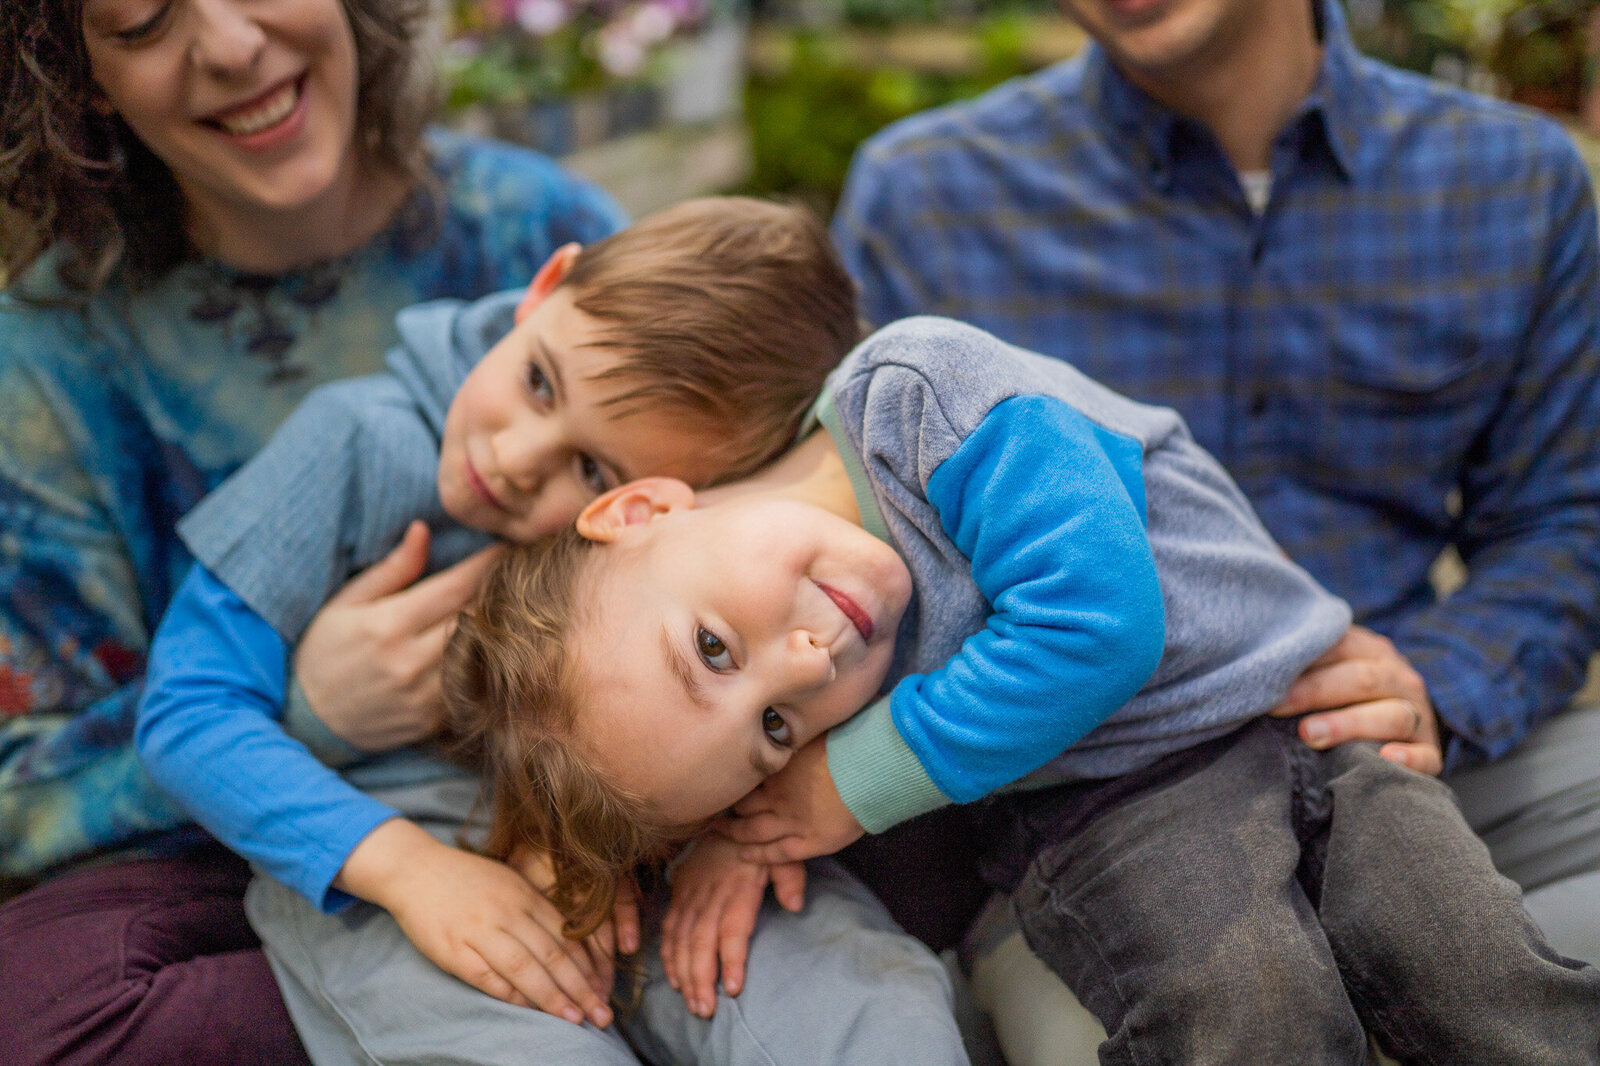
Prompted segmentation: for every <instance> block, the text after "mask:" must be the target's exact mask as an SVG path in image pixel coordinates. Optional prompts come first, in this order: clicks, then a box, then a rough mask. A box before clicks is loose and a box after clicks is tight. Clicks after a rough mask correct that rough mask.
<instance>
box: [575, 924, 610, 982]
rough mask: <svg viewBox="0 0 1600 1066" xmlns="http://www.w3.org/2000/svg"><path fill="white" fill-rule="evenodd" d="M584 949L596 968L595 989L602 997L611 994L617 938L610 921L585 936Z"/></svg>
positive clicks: (591, 963)
mask: <svg viewBox="0 0 1600 1066" xmlns="http://www.w3.org/2000/svg"><path fill="white" fill-rule="evenodd" d="M583 949H584V951H585V952H586V953H587V954H588V956H589V964H590V965H591V966H592V967H593V968H594V973H595V991H596V992H598V993H600V995H601V997H602V998H604V997H607V996H609V995H611V982H612V980H613V979H614V978H615V977H616V965H617V962H616V959H617V938H616V933H615V931H614V930H613V929H612V928H611V923H610V922H602V923H601V924H600V927H599V928H598V929H596V930H595V931H594V932H593V933H590V934H589V935H588V936H586V937H584V938H583Z"/></svg>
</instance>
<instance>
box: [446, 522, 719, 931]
mask: <svg viewBox="0 0 1600 1066" xmlns="http://www.w3.org/2000/svg"><path fill="white" fill-rule="evenodd" d="M594 549H595V545H594V544H593V543H591V542H590V541H587V540H585V539H584V538H583V537H582V536H580V535H579V534H578V532H577V531H576V530H575V529H567V530H564V531H563V532H561V533H558V534H556V535H554V536H551V537H546V538H544V539H543V540H540V541H536V542H535V543H533V544H526V545H517V546H515V547H512V548H509V549H507V551H506V552H505V554H503V555H502V556H501V557H500V559H498V560H497V561H496V562H495V564H494V566H492V567H491V568H490V570H489V573H488V574H487V575H486V576H485V578H484V581H483V584H482V586H481V587H480V588H479V591H478V594H477V597H476V599H475V601H474V602H473V604H472V605H471V606H470V607H469V608H468V610H467V611H466V613H464V614H463V615H462V616H461V619H460V622H459V623H458V625H457V627H456V631H455V634H454V635H453V636H452V637H451V638H450V643H449V645H448V646H447V647H446V649H445V655H444V693H445V705H446V707H447V708H448V714H449V718H448V731H449V733H450V734H451V736H452V740H453V742H454V746H455V749H456V751H457V754H458V755H459V756H461V757H463V758H465V759H466V761H468V763H469V764H470V765H472V766H473V767H474V768H475V769H477V770H479V771H481V772H483V773H485V775H486V776H487V778H488V780H489V782H490V784H489V797H490V801H489V808H490V810H489V813H490V823H489V825H490V828H489V835H488V839H487V840H486V841H485V843H484V845H483V848H482V850H483V852H484V854H486V855H488V856H490V857H491V858H496V859H502V860H503V859H506V858H507V857H509V856H510V855H511V853H512V852H513V851H515V850H516V849H517V848H518V847H519V846H522V847H531V848H535V849H538V850H540V851H542V852H544V853H545V854H547V855H548V856H549V857H550V860H551V865H552V866H553V867H554V869H555V874H556V883H555V887H554V889H552V891H551V893H550V898H551V901H552V902H553V903H555V904H556V906H557V907H559V908H560V910H561V912H562V914H563V915H565V916H566V920H567V932H568V934H569V935H570V936H574V937H581V936H586V935H588V933H590V932H592V931H593V930H594V928H595V927H596V926H598V925H599V924H600V923H601V922H602V921H604V920H605V919H606V918H608V917H609V916H610V914H611V910H612V906H613V903H614V901H615V899H616V895H617V891H618V888H619V886H620V885H621V884H622V881H623V879H624V878H627V877H629V876H631V874H632V872H633V870H634V869H635V868H636V867H638V866H639V865H640V864H641V863H645V862H650V861H653V860H656V859H661V858H665V857H666V855H667V854H668V853H669V852H670V851H671V850H672V848H673V846H674V845H676V844H677V843H679V842H681V841H683V840H685V839H687V838H688V837H689V836H690V835H692V833H693V832H694V830H695V829H696V828H698V827H695V826H687V827H686V826H676V825H672V824H669V823H667V822H666V821H664V820H663V819H661V818H659V817H657V816H656V815H655V814H654V813H653V812H652V810H651V808H650V807H649V805H648V804H646V803H645V802H644V801H643V800H642V799H640V798H639V797H638V796H636V795H634V794H633V793H630V792H629V791H628V790H627V789H624V788H622V787H620V786H619V785H618V784H617V783H615V782H614V781H612V780H611V779H610V778H609V777H607V775H606V774H605V772H604V771H602V770H601V769H600V768H599V767H598V766H597V765H596V764H595V763H594V761H593V760H592V759H590V758H589V757H588V756H587V755H586V754H585V753H584V751H583V750H582V748H581V746H580V745H579V744H578V743H576V740H575V728H576V724H577V720H578V715H579V714H581V713H582V704H583V691H582V686H581V683H580V678H581V676H582V672H583V671H582V665H581V664H580V663H578V662H577V661H576V660H575V659H574V657H573V654H572V651H571V648H570V641H569V639H568V638H569V637H570V635H571V633H572V632H573V630H574V628H575V627H576V626H578V625H579V624H581V623H582V622H583V620H584V618H585V601H584V598H583V596H582V590H584V589H587V588H590V587H592V583H591V582H589V581H587V580H586V577H587V576H589V575H588V574H586V573H585V571H588V570H590V568H591V567H592V565H593V563H594V562H595V559H596V555H597V553H596V552H595V550H594Z"/></svg>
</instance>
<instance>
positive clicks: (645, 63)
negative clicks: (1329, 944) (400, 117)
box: [442, 0, 710, 155]
mask: <svg viewBox="0 0 1600 1066" xmlns="http://www.w3.org/2000/svg"><path fill="white" fill-rule="evenodd" d="M450 14H451V34H450V39H449V42H448V44H447V46H446V48H445V52H444V56H443V62H442V66H443V70H444V79H445V85H446V94H447V95H446V100H445V105H446V108H447V109H448V110H450V111H452V112H453V113H454V114H455V115H456V116H457V121H458V122H459V123H460V124H461V125H464V126H467V127H469V128H473V129H475V130H477V131H478V132H482V133H486V134H490V135H493V136H498V137H503V138H505V139H507V140H514V141H519V142H522V143H524V144H529V145H531V146H533V147H535V148H537V149H539V150H541V151H544V152H548V153H550V154H552V155H564V154H566V153H567V152H570V151H572V150H574V149H576V148H580V147H585V146H587V145H590V144H593V143H596V142H598V141H601V140H604V139H606V138H608V137H615V136H618V135H620V134H624V133H629V132H632V131H634V130H638V129H643V128H647V127H649V126H651V125H654V124H655V123H656V121H657V120H658V119H659V117H660V114H661V98H662V87H661V83H660V70H661V60H662V57H663V55H664V54H665V52H666V50H667V48H668V47H669V42H672V41H674V40H675V39H679V38H683V37H687V36H692V35H696V34H698V33H699V32H700V31H701V30H702V29H703V28H704V27H705V26H706V24H707V21H708V16H709V14H710V3H709V2H708V0H453V2H452V4H451V7H450Z"/></svg>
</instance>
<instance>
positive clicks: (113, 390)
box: [0, 132, 624, 875]
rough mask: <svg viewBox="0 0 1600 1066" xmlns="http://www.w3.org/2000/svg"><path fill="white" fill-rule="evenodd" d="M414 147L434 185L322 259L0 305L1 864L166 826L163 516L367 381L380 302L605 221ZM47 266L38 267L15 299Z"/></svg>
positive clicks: (567, 189) (541, 163)
mask: <svg viewBox="0 0 1600 1066" xmlns="http://www.w3.org/2000/svg"><path fill="white" fill-rule="evenodd" d="M430 145H431V147H432V150H433V158H434V171H435V174H436V175H437V179H438V184H437V187H436V188H434V189H433V190H432V191H431V192H429V193H426V194H419V195H418V196H417V197H415V198H413V201H412V203H411V204H409V205H408V206H407V208H406V209H404V210H402V212H401V213H400V216H399V217H398V218H397V219H396V221H395V222H394V223H393V224H391V226H390V227H389V228H388V229H387V230H386V231H385V232H383V233H382V234H380V235H379V236H378V237H376V238H374V239H373V240H372V241H371V242H369V243H368V244H367V245H365V246H363V247H362V248H360V249H358V250H357V251H355V252H353V253H351V254H350V255H349V256H347V257H345V258H343V259H340V260H338V261H335V262H331V263H327V264H323V265H320V266H317V267H312V268H309V269H306V270H303V271H299V272H296V273H291V274H288V275H284V276H276V277H261V276H255V275H247V274H240V273H238V272H236V271H232V270H229V269H228V268H226V267H224V266H221V265H219V264H217V263H212V262H197V263H190V264H186V265H184V266H181V267H179V268H177V269H175V270H174V271H172V272H171V273H170V274H168V275H166V276H165V277H163V278H162V279H161V280H160V281H158V282H156V283H155V284H153V285H148V286H145V287H143V288H140V289H137V290H134V289H132V288H130V286H129V285H128V284H127V283H126V282H125V281H123V280H113V281H112V283H110V284H109V285H108V286H107V287H106V288H105V289H103V290H102V291H100V292H99V293H98V294H96V296H95V297H94V299H93V300H92V301H91V302H90V303H89V304H88V306H87V307H86V308H81V307H80V308H69V307H65V306H59V305H58V306H45V305H41V304H39V303H37V302H32V303H25V302H23V301H21V300H19V299H17V298H16V297H15V295H14V293H13V294H8V295H7V296H5V297H0V873H5V874H11V875H34V874H38V873H41V872H45V871H48V870H49V869H51V868H52V867H56V866H59V865H60V864H63V863H67V862H71V861H72V860H75V859H80V858H83V857H85V856H88V855H90V854H94V853H96V852H102V851H105V850H108V849H112V848H130V847H132V848H138V847H156V848H160V847H164V846H165V847H170V846H174V845H176V844H178V843H180V842H181V841H182V839H183V838H184V836H185V832H184V831H178V832H174V830H175V828H176V827H179V826H181V825H182V824H183V823H184V822H185V821H186V819H185V817H184V816H183V815H182V814H181V812H180V811H179V809H178V808H177V806H176V805H175V804H173V803H172V802H171V801H170V800H169V799H167V797H166V796H165V795H164V794H162V793H161V792H160V791H159V790H158V789H156V787H155V786H154V785H153V784H152V783H151V782H150V781H149V779H148V778H147V777H146V776H145V774H144V771H143V770H142V769H141V768H140V765H139V760H138V757H137V756H136V754H135V753H134V750H133V745H132V734H133V722H134V710H135V706H136V703H137V701H138V695H139V688H140V685H141V682H142V679H143V674H144V663H145V653H146V651H147V650H148V648H149V643H150V634H151V632H152V631H153V630H154V628H155V625H156V622H157V620H158V619H159V617H160V615H161V612H162V611H163V610H164V609H165V608H166V605H167V602H168V600H169V598H170V597H171V595H172V592H173V590H174V589H175V588H176V587H177V584H178V582H179V581H180V580H181V579H182V577H183V575H184V574H185V573H186V572H187V571H188V568H189V557H188V555H187V553H186V552H185V550H184V548H183V546H182V545H181V544H180V542H179V541H178V539H177V537H176V536H174V534H173V525H174V523H175V522H176V521H177V519H178V517H179V516H180V515H182V514H183V513H184V512H185V511H186V510H188V509H189V508H190V507H191V506H193V505H194V504H195V503H196V502H197V501H198V500H199V499H200V497H201V496H203V495H204V494H205V493H206V492H207V491H208V490H209V489H211V488H212V487H213V486H215V485H216V484H217V483H218V482H220V481H221V480H222V479H223V478H225V477H226V476H227V475H228V474H229V473H231V472H232V471H233V469H234V468H235V467H237V466H238V465H239V464H240V463H242V462H243V461H244V460H245V459H247V458H249V457H250V456H251V455H252V454H253V453H254V452H255V451H256V450H257V449H258V448H260V447H261V446H262V444H264V443H265V442H266V440H267V438H268V437H269V436H270V435H271V433H272V431H273V429H274V428H276V426H277V425H278V423H279V422H280V421H282V420H283V419H284V417H285V416H287V415H288V414H289V412H290V411H291V410H293V409H294V407H295V405H296V404H297V403H299V402H300V399H301V398H302V397H303V396H305V394H306V393H307V392H309V391H310V390H311V389H313V388H315V387H316V386H317V385H320V384H322V383H324V382H327V381H332V380H334V379H337V378H343V377H349V376H351V375H354V374H366V373H371V372H373V371H375V370H377V369H378V368H379V367H380V365H381V363H382V359H383V354H384V352H385V351H386V350H387V349H388V348H389V347H390V346H391V345H392V344H393V343H394V341H395V339H396V337H395V329H394V315H395V312H396V311H398V310H399V309H400V308H402V307H404V306H406V305H407V304H411V303H415V302H417V301H419V300H426V299H432V298H435V297H441V296H455V297H463V298H470V297H476V296H480V295H483V294H486V293H489V292H493V291H495V290H498V289H503V288H509V287H512V286H516V285H521V284H526V283H527V281H528V279H529V278H531V277H532V275H533V272H534V271H535V270H536V269H537V268H538V266H539V264H540V263H541V262H543V260H544V258H545V257H546V256H547V255H548V254H549V253H550V252H551V251H553V250H554V249H555V248H557V247H559V246H560V245H562V244H564V243H566V242H568V241H579V242H589V241H592V240H595V239H598V238H599V237H602V236H604V235H605V234H607V233H610V232H612V231H613V230H615V229H616V228H618V227H619V226H620V225H622V223H623V221H624V220H623V217H622V214H621V212H620V210H619V209H618V208H617V207H616V205H615V204H614V203H613V202H612V201H611V200H610V199H609V198H608V197H607V196H606V195H605V194H604V193H602V192H600V191H599V190H598V189H596V188H594V187H593V186H590V185H588V184H586V183H583V182H581V181H579V180H577V179H574V178H573V177H572V176H570V175H568V174H566V173H565V172H564V171H562V170H561V169H560V168H559V167H557V166H556V165H555V164H554V163H553V162H551V161H550V160H548V159H546V158H544V157H542V156H539V155H536V154H534V153H531V152H528V151H524V150H522V149H518V148H512V147H509V146H506V145H498V144H493V143H489V142H484V141H477V140H471V139H467V138H462V137H459V136H456V135H453V134H446V133H442V132H441V133H436V134H434V135H433V136H432V138H431V140H430ZM50 276H51V269H50V264H49V262H48V261H42V262H41V263H40V264H38V265H37V266H36V267H35V269H34V270H33V271H31V272H30V274H29V275H28V276H26V277H24V278H23V279H21V281H20V283H19V286H18V288H27V289H29V290H30V291H32V292H35V293H37V292H39V291H40V290H41V289H44V288H45V287H46V286H47V284H48V282H47V279H48V278H49V277H50Z"/></svg>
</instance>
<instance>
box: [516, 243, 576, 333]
mask: <svg viewBox="0 0 1600 1066" xmlns="http://www.w3.org/2000/svg"><path fill="white" fill-rule="evenodd" d="M581 251H583V245H581V244H578V243H577V242H573V243H571V244H563V245H562V246H561V247H560V248H557V249H556V250H555V251H554V252H552V253H551V255H550V258H549V259H546V260H545V261H544V266H542V267H540V268H539V272H538V273H537V274H535V275H534V276H533V280H532V281H531V282H529V283H528V291H527V292H525V293H523V294H522V301H521V302H520V303H518V304H517V310H516V314H515V315H514V316H513V320H514V321H516V322H521V321H522V320H523V319H524V318H527V317H528V315H530V314H531V313H532V312H533V309H534V308H535V307H538V306H539V305H540V304H542V303H544V298H545V297H546V296H549V295H550V294H551V293H552V292H554V291H555V289H556V286H557V285H560V284H561V282H562V281H563V280H565V279H566V276H567V271H569V270H571V269H572V264H573V263H576V262H577V261H578V253H579V252H581Z"/></svg>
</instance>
